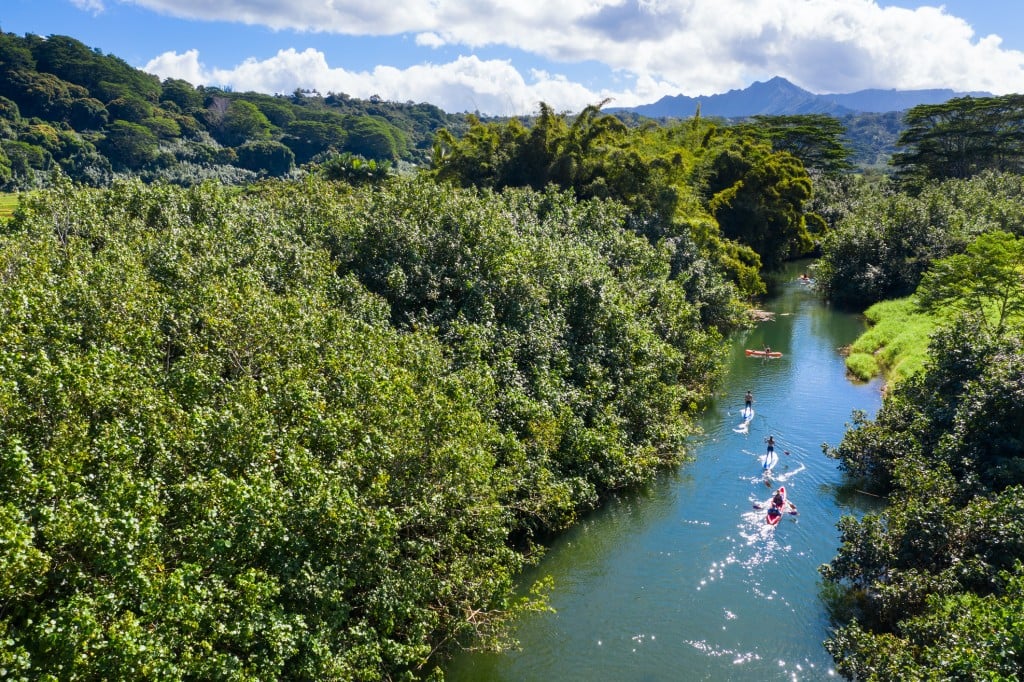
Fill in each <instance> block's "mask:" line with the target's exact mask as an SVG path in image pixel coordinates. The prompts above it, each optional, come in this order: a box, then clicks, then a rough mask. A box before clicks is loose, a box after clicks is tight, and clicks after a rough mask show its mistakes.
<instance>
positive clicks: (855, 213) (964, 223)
mask: <svg viewBox="0 0 1024 682" xmlns="http://www.w3.org/2000/svg"><path fill="white" fill-rule="evenodd" d="M863 189H864V192H863V193H861V194H859V196H858V197H857V198H856V200H855V202H854V204H853V205H852V206H851V209H850V210H849V212H848V213H847V214H846V215H845V216H844V217H843V218H842V219H841V220H839V222H838V223H837V224H836V226H835V228H834V229H833V230H831V231H830V232H829V234H827V235H826V236H825V237H824V238H823V239H822V257H821V259H820V260H819V262H818V263H817V265H816V274H817V278H818V286H819V288H820V289H821V290H822V291H823V292H825V294H826V295H827V296H828V297H829V298H830V299H831V300H833V301H835V302H836V303H839V304H841V305H844V306H849V307H853V308H864V307H867V306H868V305H870V304H872V303H875V302H877V301H880V300H882V299H885V298H892V297H902V296H907V295H910V294H911V293H913V292H914V291H915V289H916V288H917V286H918V283H919V282H920V280H921V277H922V276H923V274H924V272H925V271H926V270H927V269H928V268H929V267H930V265H931V264H932V262H934V261H935V260H937V259H940V258H944V257H947V256H949V255H952V254H956V253H961V252H963V251H964V250H965V249H966V248H967V245H968V244H969V243H970V242H971V241H972V240H973V239H974V238H975V237H977V236H978V235H979V234H982V233H984V232H987V231H991V230H1004V231H1008V232H1012V233H1020V232H1021V231H1024V180H1022V177H1021V176H1017V175H1012V174H1006V173H991V172H987V173H982V174H979V175H978V176H976V177H974V178H971V179H968V180H947V181H944V182H942V183H937V184H933V185H930V186H928V187H927V188H925V189H924V190H922V191H921V192H920V193H918V194H917V195H910V194H906V193H904V192H894V191H891V190H889V189H888V188H886V187H884V186H881V187H874V188H873V187H870V186H868V187H864V188H863Z"/></svg>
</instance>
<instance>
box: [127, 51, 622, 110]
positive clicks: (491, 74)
mask: <svg viewBox="0 0 1024 682" xmlns="http://www.w3.org/2000/svg"><path fill="white" fill-rule="evenodd" d="M143 68H144V69H145V70H146V71H148V72H150V73H153V74H156V75H157V76H159V77H160V78H181V79H183V80H186V81H188V82H190V83H193V84H197V85H198V84H204V85H213V86H218V87H225V86H230V87H231V88H232V89H234V90H236V91H243V92H244V91H249V90H252V91H256V92H266V93H290V92H292V91H294V90H295V89H296V88H301V89H312V90H317V91H318V92H320V93H323V94H326V93H328V92H337V93H346V94H348V95H351V96H354V97H359V98H363V99H366V98H369V97H371V96H374V95H376V96H379V97H382V98H384V99H386V100H390V101H398V102H405V101H414V102H430V103H431V104H435V105H437V106H439V107H441V108H442V109H444V110H445V111H451V112H457V111H479V112H482V113H484V114H498V115H509V116H511V115H515V114H520V113H530V112H535V111H537V108H538V105H539V103H540V102H541V101H544V102H547V103H548V104H550V105H551V106H552V107H554V108H555V109H556V110H558V111H562V110H564V111H578V110H580V109H582V108H583V107H585V106H587V105H589V104H595V103H597V102H598V101H600V100H601V99H604V98H605V97H613V98H615V99H617V100H618V101H617V102H616V105H621V106H628V105H630V104H641V103H642V102H640V101H633V100H632V97H631V96H630V95H629V94H628V93H608V92H599V93H595V92H592V91H591V90H588V89H587V88H585V87H583V86H581V85H579V84H576V83H572V82H570V81H569V80H568V79H566V78H565V77H563V76H559V75H551V74H547V73H544V72H534V73H531V78H530V79H529V81H528V80H527V79H525V78H524V77H523V75H522V74H521V73H520V72H519V71H518V70H516V68H515V67H513V66H512V64H511V63H510V62H508V61H506V60H488V61H484V60H481V59H478V58H477V57H475V56H464V57H459V58H458V59H456V60H454V61H452V62H449V63H447V64H420V65H416V66H412V67H409V68H407V69H397V68H394V67H390V66H378V67H376V68H375V69H374V70H373V71H372V72H367V71H362V72H355V71H348V70H346V69H343V68H337V67H331V66H330V65H328V63H327V59H326V58H325V56H324V54H323V53H322V52H319V51H317V50H313V49H307V50H304V51H302V52H299V51H296V50H294V49H287V50H281V51H279V52H278V53H277V54H276V55H274V56H273V57H270V58H269V59H264V60H259V61H257V60H255V59H247V60H246V61H244V62H243V63H241V64H239V65H237V66H235V67H233V68H231V69H220V68H209V67H206V66H205V65H203V64H202V63H201V62H200V59H199V53H198V52H197V51H196V50H189V51H187V52H185V53H181V54H179V53H176V52H166V53H164V54H162V55H160V56H158V57H156V58H155V59H153V60H151V61H150V62H149V63H148V64H146V65H145V67H143ZM621 102H626V103H625V104H621Z"/></svg>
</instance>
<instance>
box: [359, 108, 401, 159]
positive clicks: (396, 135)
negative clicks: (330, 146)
mask: <svg viewBox="0 0 1024 682" xmlns="http://www.w3.org/2000/svg"><path fill="white" fill-rule="evenodd" d="M345 130H346V132H347V133H348V136H347V138H346V139H347V141H346V143H345V148H344V150H343V151H347V152H351V153H352V154H355V155H357V156H362V157H364V158H367V159H378V160H382V161H397V160H398V159H400V158H403V157H404V156H406V149H407V147H408V143H407V142H406V140H405V135H404V134H403V133H402V131H400V130H398V129H397V128H395V127H394V126H393V125H391V124H389V123H388V122H387V121H385V120H383V119H380V118H376V117H373V116H356V117H351V118H349V119H346V121H345Z"/></svg>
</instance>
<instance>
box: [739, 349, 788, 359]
mask: <svg viewBox="0 0 1024 682" xmlns="http://www.w3.org/2000/svg"><path fill="white" fill-rule="evenodd" d="M745 352H746V354H747V355H748V356H750V357H755V358H781V357H782V353H780V352H779V351H777V350H773V351H768V352H765V351H763V350H751V349H749V348H748V349H747V350H746V351H745Z"/></svg>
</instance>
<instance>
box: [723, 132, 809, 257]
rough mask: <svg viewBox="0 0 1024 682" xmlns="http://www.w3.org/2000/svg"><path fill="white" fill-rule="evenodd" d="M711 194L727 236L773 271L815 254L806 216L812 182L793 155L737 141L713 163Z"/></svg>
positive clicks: (747, 141)
mask: <svg viewBox="0 0 1024 682" xmlns="http://www.w3.org/2000/svg"><path fill="white" fill-rule="evenodd" d="M707 192H708V195H709V196H710V197H711V198H710V202H709V205H710V209H711V212H712V214H713V215H714V216H715V218H716V219H717V220H718V224H719V225H720V226H721V229H722V234H723V235H724V236H725V237H727V238H729V239H733V240H736V241H738V242H741V243H743V244H746V245H748V246H750V247H751V248H752V249H753V250H754V251H756V252H757V254H758V255H759V256H760V257H761V262H762V263H763V265H764V267H765V268H767V269H768V270H774V269H776V268H778V267H779V266H781V265H782V263H783V262H784V261H785V260H786V259H788V258H791V257H795V256H801V255H804V254H806V253H808V252H809V251H810V250H811V249H812V247H813V243H812V241H811V238H810V235H809V234H808V232H807V225H806V222H805V220H804V213H803V207H804V204H805V203H806V202H807V201H808V200H809V199H810V198H811V179H810V177H809V176H808V175H807V171H806V170H805V169H804V166H803V164H802V163H800V160H799V159H797V158H796V157H795V156H793V155H792V154H789V153H788V152H775V151H772V148H771V147H770V146H769V145H766V144H760V143H757V142H755V141H751V140H749V139H743V140H738V141H736V142H735V143H734V144H732V145H731V146H730V147H728V148H727V149H725V150H723V151H722V152H721V153H719V154H717V155H714V156H713V157H711V161H710V164H709V167H708V170H707Z"/></svg>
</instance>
